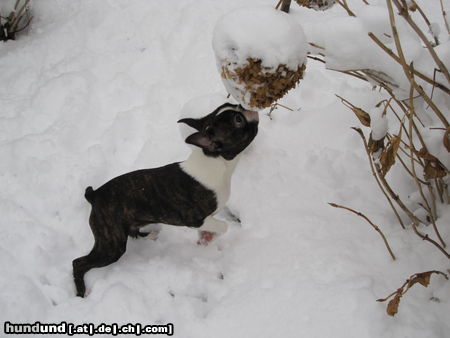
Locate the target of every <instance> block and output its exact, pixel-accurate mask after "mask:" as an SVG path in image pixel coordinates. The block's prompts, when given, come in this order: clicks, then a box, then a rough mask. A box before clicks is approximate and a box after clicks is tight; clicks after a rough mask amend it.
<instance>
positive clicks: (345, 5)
mask: <svg viewBox="0 0 450 338" xmlns="http://www.w3.org/2000/svg"><path fill="white" fill-rule="evenodd" d="M336 2H337V3H338V4H339V5H341V7H342V8H344V9H345V10H346V11H347V14H348V15H350V16H356V15H355V13H353V12H352V10H351V9H350V8H349V7H348V4H347V1H345V0H343V1H341V0H336Z"/></svg>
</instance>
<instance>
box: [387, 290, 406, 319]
mask: <svg viewBox="0 0 450 338" xmlns="http://www.w3.org/2000/svg"><path fill="white" fill-rule="evenodd" d="M401 297H402V294H401V293H396V294H395V297H394V298H392V299H391V301H390V302H389V304H388V305H387V308H386V312H387V314H388V315H389V316H395V314H396V313H397V312H398V306H399V304H400V298H401Z"/></svg>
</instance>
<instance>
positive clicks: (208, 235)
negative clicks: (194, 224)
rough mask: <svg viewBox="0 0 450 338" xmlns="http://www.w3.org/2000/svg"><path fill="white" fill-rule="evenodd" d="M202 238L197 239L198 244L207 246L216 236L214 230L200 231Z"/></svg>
mask: <svg viewBox="0 0 450 338" xmlns="http://www.w3.org/2000/svg"><path fill="white" fill-rule="evenodd" d="M199 235H200V238H199V239H198V241H197V245H203V246H207V245H208V244H209V243H210V242H211V241H212V240H213V239H214V238H215V237H216V234H215V233H214V232H209V231H199Z"/></svg>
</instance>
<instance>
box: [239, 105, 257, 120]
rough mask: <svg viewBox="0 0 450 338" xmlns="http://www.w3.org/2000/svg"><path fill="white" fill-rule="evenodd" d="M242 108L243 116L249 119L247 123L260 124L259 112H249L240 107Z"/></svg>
mask: <svg viewBox="0 0 450 338" xmlns="http://www.w3.org/2000/svg"><path fill="white" fill-rule="evenodd" d="M239 108H240V112H241V113H242V115H244V116H245V118H246V119H247V122H253V121H255V122H259V114H258V112H257V111H254V110H247V109H245V108H243V107H242V106H239Z"/></svg>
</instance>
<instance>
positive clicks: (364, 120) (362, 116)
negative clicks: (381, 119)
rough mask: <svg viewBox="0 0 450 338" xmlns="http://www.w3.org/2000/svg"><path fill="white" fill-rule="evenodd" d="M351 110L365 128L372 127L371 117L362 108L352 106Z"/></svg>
mask: <svg viewBox="0 0 450 338" xmlns="http://www.w3.org/2000/svg"><path fill="white" fill-rule="evenodd" d="M351 110H352V111H353V112H354V113H355V115H356V117H357V118H358V120H359V122H361V124H362V125H363V126H365V127H370V115H369V114H368V113H367V112H365V111H364V110H362V109H361V108H358V107H355V106H352V107H351Z"/></svg>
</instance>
